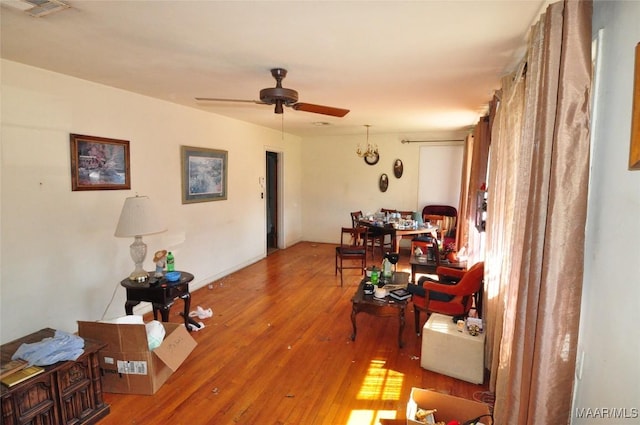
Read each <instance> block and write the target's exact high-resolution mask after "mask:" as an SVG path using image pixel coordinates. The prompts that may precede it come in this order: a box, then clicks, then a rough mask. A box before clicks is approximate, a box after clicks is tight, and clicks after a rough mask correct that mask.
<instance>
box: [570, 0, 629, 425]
mask: <svg viewBox="0 0 640 425" xmlns="http://www.w3.org/2000/svg"><path fill="white" fill-rule="evenodd" d="M639 21H640V2H637V1H596V2H595V3H594V14H593V34H594V37H595V35H596V34H597V32H598V30H599V29H601V28H603V29H604V31H603V38H602V42H603V44H602V50H601V52H602V56H601V57H600V66H601V74H600V75H599V84H600V87H599V90H598V92H597V93H594V96H595V102H596V104H597V115H596V116H595V117H594V121H595V122H596V126H595V128H593V129H592V131H594V132H595V133H594V139H595V143H594V146H593V157H592V170H591V185H590V197H589V209H588V217H587V234H586V247H585V248H586V249H585V277H584V283H583V284H584V288H583V299H582V312H581V326H580V337H579V341H578V342H579V344H578V349H579V354H578V360H579V362H578V368H577V369H578V371H577V374H576V375H577V377H578V379H577V381H576V386H575V395H574V397H575V399H574V411H573V420H572V424H576V425H577V424H605V423H611V424H632V423H633V424H637V423H639V421H640V418H639V416H638V415H639V414H640V412H639V410H638V409H640V389H639V388H640V386H639V385H638V379H639V378H640V354H639V353H640V326H638V310H639V309H638V307H639V306H640V301H639V300H640V245H639V242H638V241H640V171H628V170H627V164H628V159H629V137H630V127H631V105H632V97H631V95H632V90H633V67H634V52H635V46H636V44H637V43H638V42H639V41H640V25H639V24H638V22H639ZM568 272H570V271H568ZM582 355H584V360H583V362H582V363H583V366H582V373H581V374H580V373H579V370H580V358H581V357H582ZM597 409H599V410H597ZM603 409H609V410H608V411H607V412H611V411H614V410H613V409H617V410H615V412H616V414H621V415H622V416H620V417H617V418H612V417H610V416H608V415H609V414H610V413H605V411H604V410H603ZM633 409H635V410H633ZM578 416H582V417H578Z"/></svg>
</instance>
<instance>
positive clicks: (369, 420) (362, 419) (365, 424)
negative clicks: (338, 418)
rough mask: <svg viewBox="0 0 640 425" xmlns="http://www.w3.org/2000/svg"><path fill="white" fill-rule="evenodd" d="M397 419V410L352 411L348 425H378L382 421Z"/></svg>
mask: <svg viewBox="0 0 640 425" xmlns="http://www.w3.org/2000/svg"><path fill="white" fill-rule="evenodd" d="M395 418H396V411H395V410H352V411H351V414H350V415H349V421H348V422H347V425H376V424H379V423H380V419H395Z"/></svg>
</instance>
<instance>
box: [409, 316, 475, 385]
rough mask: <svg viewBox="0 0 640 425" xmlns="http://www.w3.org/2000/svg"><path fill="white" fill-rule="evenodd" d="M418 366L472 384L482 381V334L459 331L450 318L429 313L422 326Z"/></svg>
mask: <svg viewBox="0 0 640 425" xmlns="http://www.w3.org/2000/svg"><path fill="white" fill-rule="evenodd" d="M420 366H422V367H423V368H425V369H427V370H430V371H432V372H437V373H441V374H443V375H447V376H451V377H453V378H458V379H462V380H463V381H467V382H472V383H474V384H482V382H483V381H484V333H481V334H479V335H477V336H471V335H469V333H468V332H467V330H466V329H465V330H464V331H462V332H459V331H458V329H457V326H456V324H455V323H453V317H451V316H445V315H443V314H437V313H432V314H431V316H429V320H427V323H425V324H424V327H423V328H422V356H421V358H420Z"/></svg>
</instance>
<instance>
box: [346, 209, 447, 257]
mask: <svg viewBox="0 0 640 425" xmlns="http://www.w3.org/2000/svg"><path fill="white" fill-rule="evenodd" d="M358 224H359V225H361V226H366V227H369V228H370V229H373V230H374V231H375V232H378V234H385V235H391V248H392V249H393V252H394V253H396V254H397V253H399V252H400V241H401V240H402V239H403V238H405V237H408V236H412V238H413V237H417V236H420V235H425V234H428V233H430V234H432V235H433V237H434V238H437V232H438V226H434V225H433V224H428V223H427V224H418V225H413V226H402V225H399V224H398V223H384V222H377V221H371V220H368V219H366V218H363V219H360V220H358Z"/></svg>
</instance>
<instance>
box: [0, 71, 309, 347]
mask: <svg viewBox="0 0 640 425" xmlns="http://www.w3.org/2000/svg"><path fill="white" fill-rule="evenodd" d="M1 66H2V68H1V72H2V73H1V78H2V99H1V107H2V109H1V111H2V117H1V120H2V121H1V124H2V127H1V133H0V137H1V142H2V150H1V158H0V159H1V165H2V167H1V171H0V172H1V184H2V193H1V207H2V208H1V216H0V218H1V237H2V239H1V245H0V249H1V251H0V252H1V254H2V256H1V282H0V297H1V301H0V317H1V318H2V323H1V327H0V331H1V334H0V339H1V341H2V342H6V341H9V340H12V339H15V338H17V337H19V336H22V335H24V334H27V333H30V332H33V331H35V330H38V329H41V328H43V327H52V328H57V329H61V330H66V331H72V332H74V331H75V330H76V329H77V326H76V321H77V320H98V319H100V318H101V317H102V314H103V312H104V311H105V309H106V308H107V306H108V303H109V300H110V299H111V298H112V294H114V293H115V298H114V300H113V303H112V304H111V305H110V306H109V308H108V310H107V311H106V317H115V316H119V315H122V314H124V301H125V294H124V289H123V288H121V287H120V285H119V282H120V280H122V279H123V278H124V277H126V276H127V275H128V274H129V272H130V271H131V270H133V264H132V261H131V258H130V256H129V244H131V242H132V240H130V239H128V238H115V237H114V236H113V233H114V231H115V226H116V223H117V220H118V217H119V214H120V209H121V208H122V204H123V202H124V199H125V198H126V197H128V196H133V195H135V194H136V193H137V194H140V195H148V196H149V197H150V198H151V199H152V200H153V201H154V202H155V203H156V204H157V205H159V206H160V212H161V213H162V214H163V215H164V217H165V219H166V222H167V226H168V229H169V230H168V231H167V232H165V233H162V234H158V235H152V236H146V237H144V240H145V242H146V243H147V244H148V246H149V248H148V249H149V254H148V255H147V260H146V262H145V264H144V265H145V268H147V269H149V270H151V269H153V263H152V260H151V257H152V253H153V252H155V251H156V250H158V249H162V248H166V249H170V250H172V251H174V253H175V256H176V266H177V268H178V269H180V270H186V271H189V272H191V273H193V274H194V275H195V279H194V282H193V284H192V285H191V289H192V290H194V289H197V288H198V287H200V286H203V285H205V284H207V283H209V282H210V281H212V280H214V279H216V278H219V277H221V276H224V275H226V274H228V273H230V272H232V271H234V270H237V269H239V268H242V267H244V266H245V265H247V264H250V263H252V262H255V261H256V260H258V259H260V258H263V257H264V256H265V255H266V239H265V238H266V236H265V206H264V200H262V199H261V198H260V191H261V188H260V185H259V177H264V173H265V151H266V150H274V151H278V152H282V154H283V159H284V168H283V175H284V176H285V179H286V183H285V184H284V193H283V199H284V208H283V209H284V213H285V214H284V217H285V220H284V222H283V223H282V224H283V226H284V237H285V239H284V245H285V246H288V245H291V244H293V243H295V242H298V241H299V240H300V239H301V223H300V214H301V211H300V205H301V198H300V193H301V180H302V178H301V172H302V167H301V162H300V159H301V148H300V139H299V138H297V137H293V136H290V135H285V137H284V139H285V140H284V141H283V140H282V135H281V134H280V132H277V131H272V130H268V129H265V128H261V127H257V126H253V125H249V124H246V123H242V122H239V121H236V120H231V119H228V118H224V117H220V116H216V115H212V114H208V113H205V112H202V111H198V110H195V109H190V108H186V107H182V106H178V105H174V104H171V103H167V102H162V101H158V100H155V99H151V98H148V97H144V96H140V95H136V94H132V93H129V92H124V91H121V90H117V89H113V88H109V87H106V86H101V85H98V84H94V83H90V82H86V81H83V80H78V79H75V78H71V77H68V76H64V75H60V74H55V73H52V72H48V71H44V70H41V69H37V68H32V67H28V66H24V65H21V64H17V63H14V62H10V61H4V60H3V61H2V62H1ZM69 133H79V134H86V135H93V136H101V137H111V138H116V139H124V140H129V141H130V147H131V176H132V177H131V180H132V185H131V190H129V191H123V190H117V191H82V192H73V191H71V179H70V152H69ZM180 145H190V146H200V147H208V148H215V149H223V150H227V151H228V159H229V175H228V200H226V201H217V202H205V203H198V204H187V205H182V203H181V187H180ZM140 307H141V309H140V310H137V311H147V310H148V307H149V306H148V305H141V306H140Z"/></svg>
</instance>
